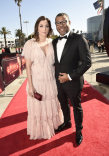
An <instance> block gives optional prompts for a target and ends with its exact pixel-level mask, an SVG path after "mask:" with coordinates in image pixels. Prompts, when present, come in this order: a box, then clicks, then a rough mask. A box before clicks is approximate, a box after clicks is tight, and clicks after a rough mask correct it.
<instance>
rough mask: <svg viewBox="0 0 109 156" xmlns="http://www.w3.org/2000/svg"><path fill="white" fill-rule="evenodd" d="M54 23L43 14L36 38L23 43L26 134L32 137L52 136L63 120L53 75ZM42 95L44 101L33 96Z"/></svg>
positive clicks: (36, 25) (36, 29) (37, 22)
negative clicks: (26, 81)
mask: <svg viewBox="0 0 109 156" xmlns="http://www.w3.org/2000/svg"><path fill="white" fill-rule="evenodd" d="M51 33H52V28H51V22H50V20H49V19H48V18H45V17H44V16H41V17H39V18H38V20H37V21H36V24H35V32H34V35H35V38H34V39H30V40H29V41H27V42H26V43H25V45H24V49H23V55H24V57H25V60H26V72H27V79H28V83H27V88H26V90H27V109H28V118H27V135H30V139H33V140H35V139H42V138H43V139H50V138H51V137H52V136H53V135H55V130H56V129H58V126H60V125H61V124H62V123H63V114H62V111H61V108H60V104H59V102H58V99H57V87H56V81H55V76H54V51H53V47H52V41H51V39H50V38H48V37H49V36H50V35H51ZM35 91H36V92H38V93H40V94H41V95H42V101H38V100H37V99H35V98H34V94H33V93H34V92H35Z"/></svg>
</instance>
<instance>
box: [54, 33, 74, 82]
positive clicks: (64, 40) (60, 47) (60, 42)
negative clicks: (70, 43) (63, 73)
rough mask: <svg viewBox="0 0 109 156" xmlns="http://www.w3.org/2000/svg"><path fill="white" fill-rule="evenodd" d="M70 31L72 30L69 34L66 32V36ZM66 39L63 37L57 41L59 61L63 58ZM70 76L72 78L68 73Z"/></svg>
mask: <svg viewBox="0 0 109 156" xmlns="http://www.w3.org/2000/svg"><path fill="white" fill-rule="evenodd" d="M69 33H70V31H69V32H68V33H67V34H65V35H64V36H67V37H68V36H69ZM64 36H61V35H60V37H64ZM66 41H67V39H66V38H63V39H61V40H58V42H57V57H58V61H59V62H60V60H61V56H62V52H63V49H64V46H65V43H66ZM68 78H69V80H72V79H71V77H70V76H69V74H68Z"/></svg>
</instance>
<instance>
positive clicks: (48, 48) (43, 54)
mask: <svg viewBox="0 0 109 156" xmlns="http://www.w3.org/2000/svg"><path fill="white" fill-rule="evenodd" d="M36 43H37V42H36ZM37 45H38V47H39V49H40V50H41V51H42V53H43V55H44V56H45V57H47V55H48V52H47V53H46V54H45V52H44V51H43V50H42V49H41V47H40V46H39V44H38V43H37ZM48 51H49V43H48Z"/></svg>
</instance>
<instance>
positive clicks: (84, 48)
mask: <svg viewBox="0 0 109 156" xmlns="http://www.w3.org/2000/svg"><path fill="white" fill-rule="evenodd" d="M55 24H56V28H57V31H58V32H59V34H60V36H59V37H58V38H56V39H55V40H53V48H54V54H55V77H56V83H57V88H58V99H59V101H60V104H61V108H62V111H63V115H64V123H63V124H62V125H61V126H59V127H58V130H57V131H61V130H64V129H66V128H70V127H71V118H70V106H69V103H68V99H70V101H71V104H72V106H73V111H74V119H75V126H76V143H77V145H80V144H81V142H82V140H83V136H82V132H81V130H82V128H83V126H82V121H83V110H82V107H81V91H82V88H83V83H84V79H83V74H84V73H85V72H86V71H87V70H88V69H89V68H90V66H91V57H90V52H89V47H88V44H87V41H86V40H85V39H84V38H83V37H82V36H81V35H79V34H75V33H73V32H72V31H70V24H71V22H70V20H69V17H68V15H67V14H65V13H59V14H58V15H57V16H56V18H55Z"/></svg>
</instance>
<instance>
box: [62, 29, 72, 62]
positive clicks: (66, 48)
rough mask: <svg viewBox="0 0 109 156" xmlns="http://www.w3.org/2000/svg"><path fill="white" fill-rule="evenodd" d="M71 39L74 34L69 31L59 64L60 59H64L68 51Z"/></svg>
mask: <svg viewBox="0 0 109 156" xmlns="http://www.w3.org/2000/svg"><path fill="white" fill-rule="evenodd" d="M73 38H74V34H73V32H72V31H71V32H70V34H69V36H68V39H67V41H66V43H65V46H64V49H63V52H62V55H61V60H60V62H61V61H62V58H63V57H64V55H65V53H66V52H67V50H68V48H69V46H70V44H71V42H72V39H73Z"/></svg>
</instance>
